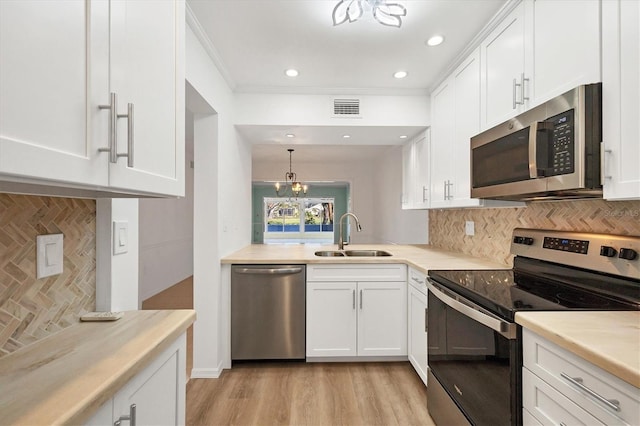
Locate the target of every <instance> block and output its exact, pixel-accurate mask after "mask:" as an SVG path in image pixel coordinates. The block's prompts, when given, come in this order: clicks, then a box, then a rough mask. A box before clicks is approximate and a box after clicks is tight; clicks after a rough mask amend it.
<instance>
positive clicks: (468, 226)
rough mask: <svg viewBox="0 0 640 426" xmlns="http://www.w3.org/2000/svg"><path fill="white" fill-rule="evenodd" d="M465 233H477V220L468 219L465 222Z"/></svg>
mask: <svg viewBox="0 0 640 426" xmlns="http://www.w3.org/2000/svg"><path fill="white" fill-rule="evenodd" d="M464 233H465V234H466V235H469V236H474V235H475V234H476V226H475V222H474V221H472V220H467V221H466V222H465V224H464Z"/></svg>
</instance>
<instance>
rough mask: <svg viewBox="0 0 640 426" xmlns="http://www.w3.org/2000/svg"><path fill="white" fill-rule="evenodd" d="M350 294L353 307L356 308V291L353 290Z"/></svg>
mask: <svg viewBox="0 0 640 426" xmlns="http://www.w3.org/2000/svg"><path fill="white" fill-rule="evenodd" d="M352 296H353V309H355V308H356V291H355V290H353V293H352Z"/></svg>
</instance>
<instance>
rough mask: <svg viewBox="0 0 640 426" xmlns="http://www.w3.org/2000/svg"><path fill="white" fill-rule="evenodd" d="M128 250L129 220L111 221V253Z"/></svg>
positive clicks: (120, 252)
mask: <svg viewBox="0 0 640 426" xmlns="http://www.w3.org/2000/svg"><path fill="white" fill-rule="evenodd" d="M128 251H129V222H127V221H126V220H114V221H113V254H122V253H126V252H128Z"/></svg>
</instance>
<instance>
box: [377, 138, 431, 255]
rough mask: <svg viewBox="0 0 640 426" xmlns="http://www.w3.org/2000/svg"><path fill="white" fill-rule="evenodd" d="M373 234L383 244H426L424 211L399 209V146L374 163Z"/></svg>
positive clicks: (400, 184) (427, 234)
mask: <svg viewBox="0 0 640 426" xmlns="http://www.w3.org/2000/svg"><path fill="white" fill-rule="evenodd" d="M374 167H375V170H376V173H375V175H374V176H375V187H376V191H375V192H374V202H375V203H376V205H377V206H378V210H377V212H376V221H377V222H376V223H377V224H378V226H377V227H376V231H377V232H378V234H377V235H376V237H377V238H378V239H379V240H380V241H382V242H385V243H395V244H427V243H428V242H429V212H428V210H402V208H401V204H400V201H401V200H400V198H401V193H402V146H394V147H391V148H389V151H388V152H387V153H386V154H385V155H384V156H382V157H381V158H380V160H379V161H378V162H377V163H376V164H375V165H374Z"/></svg>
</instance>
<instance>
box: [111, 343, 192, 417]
mask: <svg viewBox="0 0 640 426" xmlns="http://www.w3.org/2000/svg"><path fill="white" fill-rule="evenodd" d="M184 342H185V335H184V334H183V335H182V337H181V338H180V339H179V343H180V345H179V346H181V347H182V349H175V350H173V351H169V353H168V354H167V355H164V354H163V355H161V356H159V357H158V358H157V359H156V360H155V361H153V362H152V363H151V364H150V365H149V367H147V368H145V369H144V370H143V371H142V372H141V373H139V374H138V375H136V376H135V377H134V378H133V379H131V380H130V381H129V382H128V383H127V384H126V385H125V386H124V387H123V388H122V389H121V390H120V391H118V393H117V394H116V395H115V396H114V398H113V417H114V421H115V420H118V418H119V417H120V416H126V415H129V414H130V411H131V406H132V405H133V404H135V406H136V408H135V410H136V424H139V425H178V424H184V420H185V419H184V386H185V383H184V374H185V373H184V371H185V361H184V356H185V355H184V353H185V350H184V344H185V343H184ZM165 353H167V352H166V351H165ZM125 424H127V423H125Z"/></svg>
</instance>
